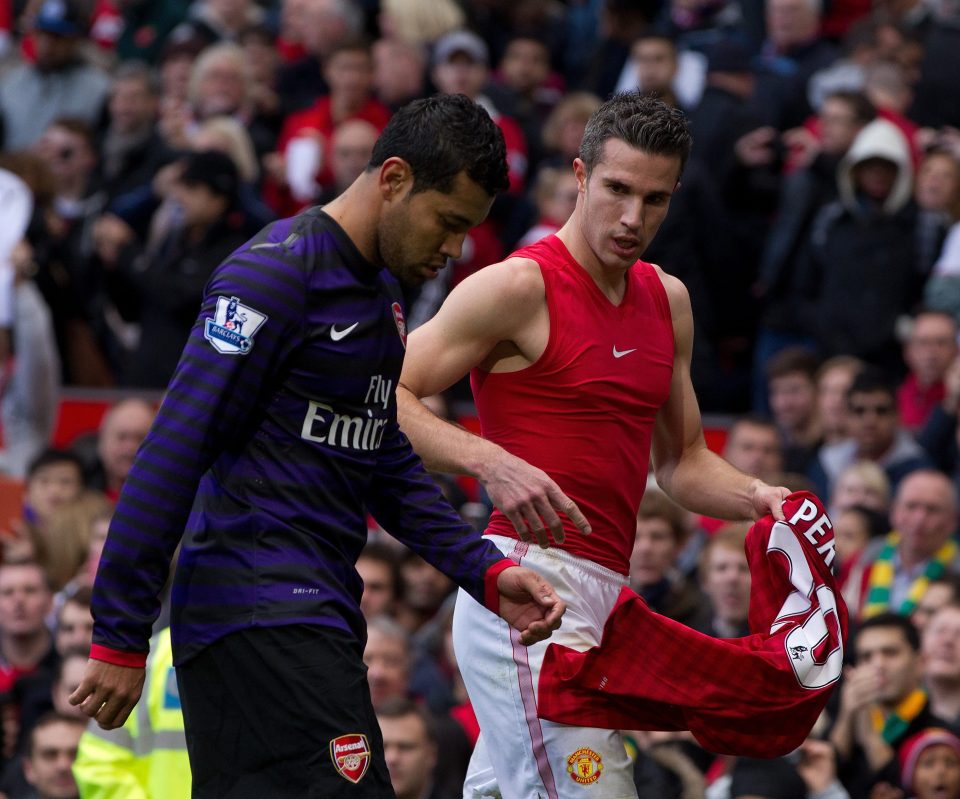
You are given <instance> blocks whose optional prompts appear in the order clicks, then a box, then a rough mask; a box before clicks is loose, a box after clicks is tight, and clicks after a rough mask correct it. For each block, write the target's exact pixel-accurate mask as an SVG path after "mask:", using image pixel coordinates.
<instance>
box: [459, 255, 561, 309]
mask: <svg viewBox="0 0 960 799" xmlns="http://www.w3.org/2000/svg"><path fill="white" fill-rule="evenodd" d="M455 291H456V292H458V293H462V294H463V295H465V296H466V297H469V298H471V299H472V300H473V301H474V302H476V301H477V299H478V298H479V297H483V298H485V299H486V301H487V302H489V303H493V304H495V307H497V308H499V309H500V310H501V311H504V312H509V311H510V310H513V309H525V310H526V311H529V310H530V307H531V305H530V304H531V303H536V302H542V301H543V300H544V298H545V296H546V292H545V289H544V286H543V276H542V275H541V274H540V266H539V265H538V264H537V262H536V261H534V260H532V259H530V258H507V259H505V260H503V261H499V262H498V263H495V264H490V266H486V267H484V268H483V269H481V270H479V271H478V272H474V273H473V274H472V275H470V277H468V278H467V279H466V280H464V281H463V282H462V283H461V284H460V285H459V286H457V288H456V289H455Z"/></svg>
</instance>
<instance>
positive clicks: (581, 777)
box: [567, 747, 603, 785]
mask: <svg viewBox="0 0 960 799" xmlns="http://www.w3.org/2000/svg"><path fill="white" fill-rule="evenodd" d="M602 771H603V759H602V758H601V757H600V755H598V754H597V753H596V752H594V751H593V750H592V749H588V748H587V747H583V748H581V749H578V750H577V751H576V752H574V753H573V754H572V755H570V757H568V758H567V773H568V774H569V775H570V778H571V779H572V780H573V781H574V782H579V783H580V784H581V785H590V784H591V783H594V782H596V781H597V780H599V779H600V772H602Z"/></svg>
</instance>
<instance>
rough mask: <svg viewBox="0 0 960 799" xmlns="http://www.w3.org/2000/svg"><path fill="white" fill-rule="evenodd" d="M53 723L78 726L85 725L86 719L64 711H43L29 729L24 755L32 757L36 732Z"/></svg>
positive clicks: (35, 743)
mask: <svg viewBox="0 0 960 799" xmlns="http://www.w3.org/2000/svg"><path fill="white" fill-rule="evenodd" d="M53 724H73V725H76V726H78V727H86V726H87V724H86V721H85V720H84V719H82V718H78V717H77V716H68V715H67V714H66V713H60V712H59V711H57V710H51V711H49V712H47V713H44V714H43V715H42V716H41V717H40V718H38V719H37V723H36V724H34V725H33V729H32V730H31V731H30V737H29V739H28V740H27V750H26V751H25V752H24V755H25V756H26V757H27V758H28V759H29V758H31V757H33V750H34V747H35V746H36V745H37V732H39V731H40V730H42V729H44V728H45V727H49V726H51V725H53Z"/></svg>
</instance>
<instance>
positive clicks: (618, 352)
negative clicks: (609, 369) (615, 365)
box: [613, 344, 637, 358]
mask: <svg viewBox="0 0 960 799" xmlns="http://www.w3.org/2000/svg"><path fill="white" fill-rule="evenodd" d="M636 351H637V348H636V347H634V348H633V349H632V350H622V351H621V350H618V349H617V345H616V344H614V345H613V357H614V358H622V357H623V356H624V355H629V354H630V353H631V352H636Z"/></svg>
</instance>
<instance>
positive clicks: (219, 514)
mask: <svg viewBox="0 0 960 799" xmlns="http://www.w3.org/2000/svg"><path fill="white" fill-rule="evenodd" d="M506 187H507V166H506V161H505V152H504V144H503V138H502V136H501V134H500V132H499V130H498V129H497V127H496V126H495V125H494V124H493V122H492V121H491V120H490V118H489V116H488V115H487V113H486V112H485V111H484V110H483V109H482V108H480V107H479V106H477V105H476V104H474V103H473V102H472V101H470V100H468V99H467V98H466V97H463V96H445V97H434V98H429V99H426V100H421V101H417V102H415V103H412V104H411V105H409V106H407V107H405V108H403V109H401V110H400V111H399V112H397V114H396V115H395V116H394V117H393V119H392V121H391V122H390V124H389V125H388V126H387V128H386V129H385V130H384V132H383V134H382V136H381V138H380V139H379V141H378V142H377V145H376V147H375V149H374V153H373V156H372V158H371V161H370V164H369V166H368V167H367V169H366V171H365V172H364V173H363V174H362V175H361V176H360V177H359V178H358V179H357V180H356V182H355V183H353V184H352V185H351V186H350V187H349V188H348V189H347V190H346V191H345V192H344V193H343V194H342V195H341V196H340V197H338V198H337V199H336V200H334V201H333V202H332V203H330V204H329V205H327V206H324V207H323V208H320V207H315V208H312V209H310V210H308V211H306V212H304V213H303V214H300V215H299V216H297V217H294V218H292V219H285V220H281V221H279V222H276V223H274V224H272V225H270V226H268V227H267V228H265V229H264V230H263V231H262V232H261V233H260V234H258V235H257V236H256V237H254V239H252V240H251V241H250V242H248V243H247V244H245V245H244V246H242V247H240V248H239V249H238V250H237V251H236V252H234V253H233V254H232V255H231V256H230V257H229V258H228V259H227V260H226V261H225V262H224V263H222V264H221V265H220V266H219V267H218V268H217V269H216V270H215V272H214V274H213V276H212V277H211V279H210V282H209V284H208V285H207V288H206V292H205V297H204V301H203V305H202V308H201V311H200V315H199V318H198V319H197V322H196V324H195V325H194V327H193V329H192V331H191V333H190V338H189V341H188V343H187V346H186V348H185V350H184V352H183V355H182V357H181V360H180V363H179V365H178V366H177V369H176V372H175V374H174V376H173V378H172V380H171V382H170V385H169V387H168V389H167V393H166V396H165V399H164V401H163V404H162V406H161V408H160V410H159V412H158V414H157V419H156V421H155V423H154V425H153V427H152V428H151V430H150V433H149V434H148V436H147V438H146V439H145V441H144V443H143V445H142V447H141V449H140V451H139V453H138V456H137V459H136V462H135V463H134V466H133V468H132V470H131V472H130V475H129V477H128V478H127V481H126V483H125V485H124V488H123V492H122V494H121V496H120V500H119V504H118V506H117V510H116V513H115V515H114V518H113V521H112V523H111V527H110V532H109V535H108V537H107V541H106V545H105V547H104V552H103V557H102V559H101V562H100V567H99V570H98V574H97V580H96V584H95V587H94V599H93V613H94V619H95V625H94V643H93V646H92V648H91V654H90V658H91V659H90V661H89V664H88V667H87V671H86V674H85V676H84V679H83V682H82V683H81V685H80V686H79V688H78V689H77V690H76V691H75V692H74V694H73V695H72V696H71V699H70V701H71V702H73V703H74V704H76V705H79V706H80V707H81V709H82V710H83V711H84V712H85V713H86V714H87V715H89V716H91V717H93V718H95V719H96V720H97V722H98V723H99V725H100V727H102V728H103V729H113V728H115V727H118V726H120V725H122V724H123V721H124V719H126V717H127V715H128V714H129V713H130V711H131V709H132V708H133V706H134V704H135V703H136V701H137V699H138V697H139V695H140V691H141V689H142V685H143V679H144V671H143V665H144V661H145V658H146V650H147V647H148V643H147V642H148V640H149V637H150V631H151V625H152V624H153V622H154V620H155V619H156V617H157V614H158V612H159V599H158V596H159V594H160V591H161V589H162V587H163V584H164V581H165V580H166V577H167V573H168V570H169V564H170V559H171V557H172V555H173V552H174V549H175V548H176V546H177V544H178V543H181V545H182V548H181V554H180V557H179V561H178V564H177V570H176V576H175V579H174V585H173V590H172V595H171V618H172V639H173V647H174V662H175V664H176V666H177V679H178V682H179V688H180V691H179V694H180V700H181V701H182V703H183V714H184V720H185V724H186V734H187V745H188V750H189V754H190V762H191V769H192V771H193V785H194V788H193V790H194V794H193V795H194V796H195V797H220V796H230V797H256V799H264V798H265V797H270V799H277V797H306V796H312V797H324V798H325V799H335V797H341V796H343V797H347V796H349V797H392V796H393V791H392V788H391V787H390V778H389V774H388V773H387V769H386V765H385V762H384V757H383V747H382V743H381V737H380V732H379V728H378V726H377V722H376V717H375V715H374V712H373V707H372V705H371V702H370V695H369V688H368V686H367V681H366V675H365V669H364V667H363V662H362V658H361V655H362V651H363V644H364V641H365V638H366V631H365V624H364V620H363V617H362V615H361V613H360V608H359V600H360V595H361V592H362V588H363V584H362V580H361V579H360V577H359V575H358V574H357V571H356V569H355V567H354V566H355V563H356V560H357V557H358V555H359V553H360V551H361V549H362V548H363V545H364V543H365V541H366V515H367V513H370V514H372V515H373V516H374V517H375V518H376V519H377V520H378V522H379V523H380V524H381V525H382V526H383V527H384V528H385V529H386V530H388V531H389V532H391V533H392V534H393V535H394V536H396V537H397V538H398V539H400V540H401V541H402V542H404V543H405V544H407V545H408V546H410V547H411V548H412V549H413V550H414V551H416V552H417V553H419V554H420V555H421V556H422V557H423V558H424V559H425V560H427V561H428V562H430V563H431V564H433V565H434V566H436V567H437V568H438V569H440V570H441V571H443V572H444V573H446V574H447V575H449V576H450V577H451V578H453V579H454V580H455V581H456V582H457V583H459V584H460V585H461V586H462V587H463V588H464V589H465V590H466V591H467V592H469V593H470V594H471V595H472V596H473V597H474V598H476V599H477V600H478V601H480V602H482V603H484V605H485V606H486V607H487V608H489V609H490V610H492V611H493V612H496V613H498V614H499V615H500V616H501V617H503V618H504V619H505V620H506V621H507V622H509V623H510V624H511V625H513V626H514V627H515V628H517V629H518V630H519V631H520V632H521V634H522V640H523V641H524V643H527V644H529V643H533V642H535V641H539V640H542V639H544V638H546V637H548V636H549V635H550V633H551V632H552V631H553V630H554V629H556V628H557V627H558V626H559V623H560V618H561V616H562V614H563V611H564V609H565V608H564V604H563V602H561V601H560V600H559V599H558V597H557V596H556V594H555V592H554V590H553V588H552V586H550V585H549V584H548V583H546V582H545V581H543V580H542V579H541V578H540V577H538V576H537V575H536V574H535V573H534V572H532V571H530V570H528V569H525V568H523V567H519V566H516V564H514V563H513V561H511V560H507V559H505V558H504V557H503V556H502V555H501V554H500V552H499V551H498V550H497V549H496V547H494V546H493V545H492V544H490V543H489V542H487V541H485V540H484V539H482V538H480V537H479V535H477V534H476V533H475V532H473V531H472V529H471V528H470V527H469V526H468V525H466V524H464V523H463V522H462V521H461V520H460V519H459V518H458V517H457V516H456V514H455V513H454V512H453V510H452V509H451V508H450V506H449V505H448V504H447V503H446V502H445V500H443V498H442V497H441V495H440V492H439V490H438V489H437V487H436V485H435V484H434V482H433V481H432V480H431V479H430V477H429V476H428V474H427V473H426V471H425V470H424V468H423V465H422V464H421V462H420V460H419V458H418V457H416V455H415V454H414V453H413V451H412V449H411V448H410V444H409V442H408V441H407V439H406V437H405V436H404V435H403V434H402V433H401V432H400V430H399V427H398V425H397V418H396V400H395V388H396V385H397V381H398V378H399V375H400V368H401V365H402V361H403V355H404V349H405V346H406V325H405V322H404V315H403V299H402V296H401V292H400V282H399V281H403V282H406V283H411V284H417V283H422V282H423V281H425V280H428V279H431V278H433V277H435V276H436V275H437V273H438V272H439V270H440V269H441V268H443V266H444V264H445V263H446V261H447V259H448V258H455V257H457V256H459V254H460V250H461V247H462V244H463V240H464V236H465V235H466V233H467V231H468V230H470V228H471V227H473V226H474V225H476V224H478V223H479V222H481V221H482V220H483V219H484V218H485V217H486V215H487V213H488V211H489V210H490V206H491V204H492V202H493V198H494V195H495V194H496V193H497V192H498V191H502V190H503V189H505V188H506ZM238 319H242V320H243V324H242V326H240V325H237V324H236V320H238Z"/></svg>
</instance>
